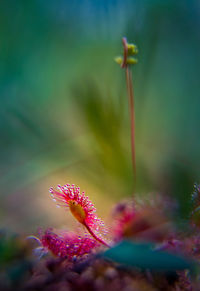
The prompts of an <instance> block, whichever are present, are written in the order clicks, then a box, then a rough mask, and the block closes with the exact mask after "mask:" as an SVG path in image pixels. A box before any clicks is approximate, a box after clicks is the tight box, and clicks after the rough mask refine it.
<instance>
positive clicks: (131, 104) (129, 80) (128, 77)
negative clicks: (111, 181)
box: [121, 37, 136, 186]
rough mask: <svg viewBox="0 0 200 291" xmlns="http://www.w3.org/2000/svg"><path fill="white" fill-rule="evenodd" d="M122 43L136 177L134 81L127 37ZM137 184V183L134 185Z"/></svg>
mask: <svg viewBox="0 0 200 291" xmlns="http://www.w3.org/2000/svg"><path fill="white" fill-rule="evenodd" d="M122 43H123V46H124V59H123V63H122V65H121V67H122V68H125V71H126V86H127V93H128V99H129V110H130V122H131V152H132V167H133V174H134V179H136V162H135V113H134V93H133V82H132V74H131V70H130V69H129V66H128V64H127V58H128V43H127V39H126V37H123V38H122ZM134 186H135V185H134Z"/></svg>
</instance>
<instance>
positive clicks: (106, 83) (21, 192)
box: [0, 0, 200, 233]
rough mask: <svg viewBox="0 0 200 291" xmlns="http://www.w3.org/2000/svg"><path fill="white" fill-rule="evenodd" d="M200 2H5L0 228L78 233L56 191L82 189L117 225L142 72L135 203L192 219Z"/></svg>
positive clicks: (1, 17) (199, 143)
mask: <svg viewBox="0 0 200 291" xmlns="http://www.w3.org/2000/svg"><path fill="white" fill-rule="evenodd" d="M199 16H200V3H199V1H198V0H188V1H187V0H176V1H173V0H171V1H170V0H166V1H158V0H154V1H153V0H152V1H147V0H146V1H145V0H142V1H141V0H132V1H122V0H121V1H120V0H110V1H106V0H101V1H100V0H99V1H97V0H87V1H80V0H79V1H78V0H73V1H67V0H57V1H53V0H48V1H44V0H34V1H33V0H29V1H27V0H18V1H17V0H16V1H15V0H6V1H1V2H0V64H1V65H0V195H1V196H0V198H1V203H0V226H1V227H5V226H6V227H9V228H11V229H13V230H15V231H16V230H17V231H22V232H25V233H30V232H33V231H35V230H36V229H37V227H38V226H52V227H55V226H57V227H58V226H59V227H61V226H65V225H70V224H71V223H72V226H73V223H74V222H73V221H72V222H71V217H70V216H69V215H68V214H67V213H66V212H65V211H64V210H63V209H59V210H58V209H56V207H55V204H54V203H53V202H52V201H51V199H50V196H49V194H48V188H49V187H50V186H56V185H57V184H66V183H74V184H77V185H79V186H80V187H81V190H85V191H86V193H87V194H88V196H89V197H90V198H91V200H92V201H93V202H94V203H95V204H96V205H97V209H98V213H99V214H100V215H101V216H102V217H103V218H107V219H109V213H110V210H111V208H112V206H113V205H114V203H116V202H117V201H119V200H120V199H123V198H125V197H130V196H131V195H132V191H133V177H132V169H131V152H130V130H129V112H128V102H127V96H126V87H125V76H124V71H123V70H121V69H120V67H119V66H118V65H117V64H115V63H114V61H113V60H114V57H115V56H116V55H119V54H120V53H121V51H122V45H121V38H122V37H123V36H127V38H128V40H129V41H130V42H134V43H136V44H137V45H138V47H139V55H138V59H139V63H138V65H137V66H135V67H134V68H133V79H134V80H133V81H134V90H135V113H136V155H137V193H138V195H141V196H142V195H146V194H147V193H150V192H153V193H157V192H160V193H164V194H166V195H170V196H171V197H176V198H177V199H178V201H179V202H180V207H179V210H178V211H179V212H178V213H179V214H180V215H181V216H184V217H186V216H187V215H188V209H189V199H190V193H191V191H192V187H193V183H194V182H195V181H198V180H199V164H200V150H199V149H200V137H199V128H200V114H199V113H200V110H199V108H200V98H199V97H200V96H199V91H200V90H199V89H200V82H199V76H200V34H199V27H200V17H199Z"/></svg>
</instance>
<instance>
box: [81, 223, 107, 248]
mask: <svg viewBox="0 0 200 291" xmlns="http://www.w3.org/2000/svg"><path fill="white" fill-rule="evenodd" d="M84 226H85V227H86V229H87V231H88V232H89V233H90V234H91V235H92V236H93V237H94V238H95V239H96V240H97V241H98V242H100V243H101V244H103V245H104V246H106V247H108V248H110V246H109V245H108V244H107V243H106V242H105V241H103V240H102V239H101V238H99V237H98V236H97V235H96V234H95V233H94V232H93V231H92V229H91V228H90V227H89V225H88V224H87V223H84Z"/></svg>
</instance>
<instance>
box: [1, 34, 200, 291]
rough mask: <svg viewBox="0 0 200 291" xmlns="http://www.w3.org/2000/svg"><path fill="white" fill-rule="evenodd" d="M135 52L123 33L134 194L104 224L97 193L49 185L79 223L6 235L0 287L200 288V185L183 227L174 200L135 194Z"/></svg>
mask: <svg viewBox="0 0 200 291" xmlns="http://www.w3.org/2000/svg"><path fill="white" fill-rule="evenodd" d="M138 53H139V50H138V47H137V45H135V44H133V43H129V42H128V40H127V38H126V37H123V38H122V54H121V55H120V56H117V57H116V58H115V61H116V63H117V64H119V65H120V67H121V70H123V71H124V72H125V78H124V80H125V82H126V88H127V97H128V98H127V103H128V106H129V113H130V116H129V120H130V126H129V128H130V133H131V134H130V148H131V161H132V177H133V189H132V195H131V197H129V196H127V198H126V199H125V200H123V201H119V202H118V203H117V204H116V205H114V206H113V209H112V210H111V211H110V212H111V219H110V220H109V222H107V223H106V225H105V223H104V221H103V220H102V219H101V218H100V217H99V216H98V214H97V212H98V209H96V207H95V205H94V204H93V202H92V198H93V197H92V193H88V194H86V193H85V192H83V191H82V189H80V188H79V187H78V186H77V185H78V184H79V181H74V183H76V184H69V183H68V181H66V184H65V185H59V184H58V186H57V187H54V186H53V187H52V185H50V189H49V193H50V196H51V198H52V200H53V201H54V202H55V203H56V206H57V207H58V208H64V209H65V210H66V212H69V213H70V214H71V215H72V217H73V218H74V219H75V221H76V222H77V227H76V228H74V229H73V230H71V229H70V230H69V229H63V228H62V229H57V228H55V227H54V225H49V228H47V229H45V230H44V229H42V228H40V229H39V230H38V232H37V233H35V234H30V235H29V236H28V237H23V238H21V237H18V236H12V235H8V234H5V233H2V234H1V236H0V254H1V253H2V254H4V256H2V259H3V261H5V262H6V264H5V265H6V267H5V269H4V270H3V271H2V272H1V275H2V276H1V278H4V279H5V280H4V279H0V284H1V286H2V288H3V289H1V290H57V291H59V290H116V291H117V290H139V291H140V290H141V291H143V290H144V291H145V290H150V291H151V290H166V291H167V290H169V291H170V290H171V291H173V290H174V291H178V290H200V286H199V281H198V279H199V275H200V273H199V272H200V269H199V260H200V235H199V227H200V186H199V185H198V184H195V186H194V192H193V194H192V196H191V213H190V216H189V217H188V218H187V220H184V221H181V223H179V224H178V223H177V221H175V219H174V212H175V210H176V207H177V202H176V201H175V199H174V200H173V199H172V198H171V197H167V196H166V195H165V196H164V195H161V194H155V193H152V194H151V195H148V197H147V198H145V197H144V198H140V199H139V198H138V196H137V194H136V184H137V165H136V155H137V148H136V146H135V144H136V142H135V123H137V119H136V118H135V110H134V104H135V100H134V98H135V97H134V87H133V76H132V69H133V67H134V65H136V64H137V63H138V59H137V58H136V55H137V54H138ZM138 66H139V64H138ZM117 69H118V68H117V66H116V70H117ZM122 78H123V76H122ZM127 141H128V138H127ZM58 183H59V181H58ZM144 183H145V182H144ZM87 195H88V196H87ZM46 199H48V197H47V198H46ZM90 199H91V200H90ZM105 199H106V198H105ZM105 203H106V201H105ZM102 207H103V206H102ZM58 211H59V209H58ZM66 217H67V213H66ZM66 219H67V218H66ZM9 262H12V263H13V265H14V267H10V265H9ZM16 286H17V289H15V288H16Z"/></svg>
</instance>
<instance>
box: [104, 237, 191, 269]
mask: <svg viewBox="0 0 200 291" xmlns="http://www.w3.org/2000/svg"><path fill="white" fill-rule="evenodd" d="M103 256H104V257H105V258H107V259H110V260H112V261H114V262H117V263H120V264H123V265H124V266H125V267H129V268H130V267H132V268H140V269H142V270H145V269H148V270H151V271H157V272H172V271H177V270H184V269H192V264H193V263H192V261H189V260H188V259H187V258H184V257H181V256H176V255H174V254H170V253H169V252H166V251H155V250H153V245H151V244H147V243H133V242H131V241H122V242H121V243H120V244H118V245H116V246H115V247H113V248H111V249H109V250H107V251H106V252H105V253H104V255H103Z"/></svg>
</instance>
